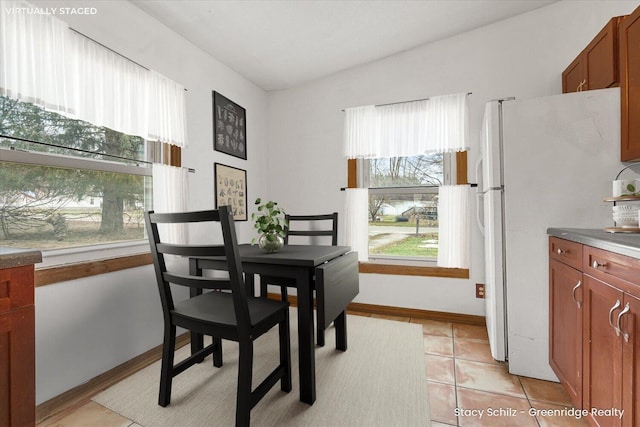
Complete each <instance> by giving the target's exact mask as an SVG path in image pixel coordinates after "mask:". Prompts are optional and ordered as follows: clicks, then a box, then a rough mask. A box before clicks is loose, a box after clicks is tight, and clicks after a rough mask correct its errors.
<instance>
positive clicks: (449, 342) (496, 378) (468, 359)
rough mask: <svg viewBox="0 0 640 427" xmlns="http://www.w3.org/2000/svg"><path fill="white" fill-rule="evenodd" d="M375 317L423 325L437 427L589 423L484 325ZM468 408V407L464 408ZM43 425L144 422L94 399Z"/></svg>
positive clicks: (124, 426)
mask: <svg viewBox="0 0 640 427" xmlns="http://www.w3.org/2000/svg"><path fill="white" fill-rule="evenodd" d="M350 314H358V315H360V314H361V313H355V312H354V313H350ZM367 316H368V315H367ZM371 317H376V318H381V319H387V320H390V321H401V322H411V323H419V324H421V325H422V331H423V334H424V352H425V366H426V370H427V381H428V384H429V398H430V404H431V425H432V426H434V427H442V426H462V427H467V426H491V427H500V426H509V427H513V426H517V427H520V426H523V427H526V426H532V427H535V426H540V427H547V426H548V427H556V426H568V427H572V426H586V425H587V423H586V421H584V420H578V419H575V418H572V417H568V416H555V417H553V416H546V415H545V414H544V413H543V412H541V411H544V410H558V411H559V410H562V409H563V408H571V403H570V400H569V397H568V396H567V394H566V393H565V391H564V389H563V388H562V387H561V386H560V385H559V384H557V383H553V382H548V381H541V380H536V379H531V378H526V377H519V376H514V375H510V374H509V373H508V371H507V368H506V366H505V365H504V364H502V363H499V362H496V361H494V360H493V358H492V357H491V353H490V350H489V342H488V339H487V331H486V329H485V328H484V327H481V326H471V325H464V324H458V323H449V322H439V321H433V320H425V319H415V318H413V319H410V318H407V317H395V316H381V315H373V316H371ZM462 410H465V411H466V412H465V413H461V411H462ZM531 412H533V415H532V414H531ZM556 413H561V412H556ZM480 414H482V416H480ZM38 426H41V427H76V426H77V427H80V426H82V427H85V426H99V427H138V425H137V424H135V423H133V422H132V421H130V420H127V419H126V418H123V417H122V416H120V415H118V414H116V413H114V412H111V411H110V410H108V409H106V408H104V407H102V406H100V405H98V404H96V403H94V402H91V401H88V402H83V403H81V404H79V405H76V406H75V407H73V408H71V409H69V410H67V411H65V412H63V413H61V414H59V415H57V416H54V417H52V418H50V419H48V420H45V421H44V422H42V423H40V424H38Z"/></svg>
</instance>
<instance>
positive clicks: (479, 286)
mask: <svg viewBox="0 0 640 427" xmlns="http://www.w3.org/2000/svg"><path fill="white" fill-rule="evenodd" d="M476 298H484V283H476Z"/></svg>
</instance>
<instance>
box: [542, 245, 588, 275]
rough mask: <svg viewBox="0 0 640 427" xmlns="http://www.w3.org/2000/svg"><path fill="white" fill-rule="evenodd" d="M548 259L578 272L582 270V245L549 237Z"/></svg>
mask: <svg viewBox="0 0 640 427" xmlns="http://www.w3.org/2000/svg"><path fill="white" fill-rule="evenodd" d="M549 258H552V259H555V260H557V261H560V262H561V263H563V264H567V265H569V266H571V267H573V268H575V269H576V270H580V269H581V268H582V244H580V243H576V242H571V241H569V240H564V239H559V238H557V237H550V238H549Z"/></svg>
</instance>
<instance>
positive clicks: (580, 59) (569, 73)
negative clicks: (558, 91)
mask: <svg viewBox="0 0 640 427" xmlns="http://www.w3.org/2000/svg"><path fill="white" fill-rule="evenodd" d="M584 63H585V61H584V55H578V56H577V57H576V59H574V60H573V62H572V63H571V64H569V66H568V67H567V69H566V70H564V71H563V72H562V93H569V92H580V91H581V90H583V86H584V85H585V84H586V82H587V80H586V78H585V75H586V72H585V70H584Z"/></svg>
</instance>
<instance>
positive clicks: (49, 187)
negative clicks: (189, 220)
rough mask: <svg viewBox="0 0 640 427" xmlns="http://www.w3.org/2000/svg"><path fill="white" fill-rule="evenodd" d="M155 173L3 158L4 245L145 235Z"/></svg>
mask: <svg viewBox="0 0 640 427" xmlns="http://www.w3.org/2000/svg"><path fill="white" fill-rule="evenodd" d="M150 206H151V179H150V178H149V177H143V176H138V175H127V174H118V173H110V172H98V171H85V170H76V169H62V168H54V167H48V166H33V165H26V164H16V163H7V162H0V237H1V245H2V246H14V247H24V248H38V249H43V250H46V249H59V248H69V247H78V246H87V245H95V244H101V243H114V242H123V241H130V240H139V239H144V238H145V233H144V218H143V211H144V210H145V209H149V208H150Z"/></svg>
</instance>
